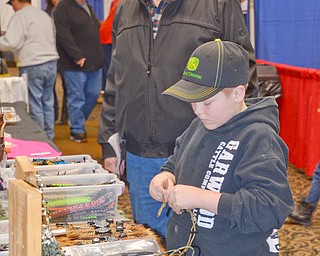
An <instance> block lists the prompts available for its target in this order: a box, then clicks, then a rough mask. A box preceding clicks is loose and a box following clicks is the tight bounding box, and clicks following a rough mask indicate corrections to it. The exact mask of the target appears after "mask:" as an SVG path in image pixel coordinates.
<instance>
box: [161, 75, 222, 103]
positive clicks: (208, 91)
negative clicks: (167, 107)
mask: <svg viewBox="0 0 320 256" xmlns="http://www.w3.org/2000/svg"><path fill="white" fill-rule="evenodd" d="M221 90H222V88H217V87H215V86H212V87H209V86H204V85H200V84H196V83H193V82H189V81H186V80H183V79H181V80H180V81H178V82H177V83H176V84H174V85H172V86H171V87H169V88H168V89H167V90H165V91H164V92H163V93H162V94H165V95H170V96H173V97H175V98H177V99H179V100H182V101H186V102H200V101H204V100H207V99H209V98H211V97H212V96H214V95H216V94H217V93H218V92H220V91H221Z"/></svg>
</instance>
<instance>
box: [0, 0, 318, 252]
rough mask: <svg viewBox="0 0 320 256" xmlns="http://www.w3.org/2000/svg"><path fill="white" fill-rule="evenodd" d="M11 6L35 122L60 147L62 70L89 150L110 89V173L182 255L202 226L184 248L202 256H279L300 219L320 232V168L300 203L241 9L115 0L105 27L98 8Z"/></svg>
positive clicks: (204, 0)
mask: <svg viewBox="0 0 320 256" xmlns="http://www.w3.org/2000/svg"><path fill="white" fill-rule="evenodd" d="M8 4H11V5H12V7H13V9H14V10H15V11H16V13H15V15H14V16H13V18H12V20H11V21H10V23H9V25H8V29H7V31H6V34H5V35H3V36H2V37H0V50H8V51H12V52H14V55H15V60H16V63H17V66H18V67H19V70H20V73H21V74H22V73H27V75H28V84H29V94H30V114H31V116H32V118H33V119H34V120H36V121H37V122H38V123H39V124H40V125H41V126H42V127H43V128H44V130H45V132H46V133H47V135H48V137H49V138H50V139H53V138H54V132H53V131H54V124H55V119H57V117H56V118H55V115H54V112H55V111H54V109H55V108H54V105H55V103H54V102H55V100H54V91H55V89H54V84H55V79H56V75H57V72H59V73H60V74H61V77H62V81H63V87H64V92H65V94H64V98H65V99H67V100H66V101H65V102H64V105H63V111H62V113H65V114H66V116H64V118H63V120H61V122H62V123H66V120H67V119H68V120H69V121H68V124H69V126H70V138H71V140H73V141H75V142H79V143H82V142H86V141H87V134H86V127H85V121H86V120H87V119H88V117H89V115H90V113H91V111H92V110H93V108H94V107H95V105H96V103H97V98H98V97H99V95H100V92H101V91H103V92H104V94H103V105H102V112H101V117H100V122H99V131H98V143H99V144H100V145H101V149H102V159H103V167H104V168H105V169H106V170H108V171H110V172H113V173H124V172H125V174H126V177H127V181H128V187H129V192H130V200H131V207H132V212H133V217H134V220H135V221H136V222H137V223H142V224H146V225H148V226H150V227H151V228H152V229H154V230H155V231H157V232H158V233H159V234H160V235H161V236H163V237H166V238H167V243H166V245H167V247H168V249H172V250H174V249H176V248H180V247H183V246H184V245H185V244H186V242H187V241H188V238H190V228H191V227H193V222H192V220H193V217H195V218H196V220H197V221H196V226H197V232H196V235H195V236H194V237H193V238H192V246H191V245H189V246H190V247H185V248H184V249H186V250H189V249H192V250H195V249H194V248H197V249H196V250H198V251H201V253H202V255H211V251H212V250H214V251H215V252H216V253H217V255H278V254H279V240H278V235H277V231H278V229H279V228H281V226H282V225H283V223H284V221H285V219H286V218H287V216H289V217H290V218H291V219H292V220H293V221H295V222H296V223H298V224H302V225H310V223H311V217H312V213H313V212H314V210H315V208H316V205H317V203H318V201H319V197H320V189H319V187H320V185H319V184H320V182H319V180H320V164H319V165H318V167H317V169H316V171H315V174H314V178H313V182H312V188H311V189H310V193H309V195H308V196H307V197H306V198H304V199H302V200H301V202H300V204H298V205H296V206H295V207H294V201H293V197H292V193H291V190H290V184H289V181H288V178H287V169H288V148H287V146H286V144H285V143H284V141H283V140H282V139H281V138H280V136H279V113H278V108H277V104H276V102H275V100H274V99H273V98H271V97H270V98H268V97H264V98H257V95H258V80H257V74H256V61H255V52H254V49H253V47H252V45H251V43H250V40H249V34H248V31H247V29H246V23H245V19H244V16H243V12H242V9H241V5H240V1H228V0H211V1H209V0H201V1H194V0H174V1H173V0H136V1H133V0H122V1H119V0H113V1H112V3H111V8H110V14H109V16H108V17H107V18H106V20H105V21H104V22H103V24H102V25H100V21H99V20H98V18H97V16H96V14H95V12H94V10H93V9H92V7H91V6H90V5H89V4H88V3H87V1H86V0H61V1H59V0H49V1H48V2H47V9H46V12H47V14H46V13H45V12H43V11H41V10H39V9H37V8H34V7H32V6H31V0H10V1H9V2H8ZM204 13H206V15H204ZM56 102H57V101H56ZM56 105H57V104H56ZM57 112H58V110H57V107H56V113H57ZM115 135H117V137H116V138H118V141H117V143H121V144H122V147H121V148H122V149H123V152H122V157H121V159H119V158H118V157H117V154H116V150H117V149H116V148H115V146H114V143H111V141H110V140H111V139H112V138H115V137H114V136H115ZM119 138H120V139H119ZM119 168H120V169H121V170H120V171H119ZM159 209H161V211H160V212H159ZM293 209H294V210H293ZM190 217H191V218H190ZM189 240H190V239H189Z"/></svg>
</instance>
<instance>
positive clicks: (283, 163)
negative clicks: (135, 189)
mask: <svg viewBox="0 0 320 256" xmlns="http://www.w3.org/2000/svg"><path fill="white" fill-rule="evenodd" d="M248 81H249V58H248V53H247V52H246V51H245V50H244V49H243V48H242V47H241V46H239V45H237V44H235V43H233V42H229V41H220V40H215V41H213V42H208V43H205V44H203V45H201V46H199V47H198V48H197V49H196V50H195V51H194V52H193V53H192V55H191V56H190V59H189V61H188V63H187V65H186V67H185V70H184V72H183V75H182V78H181V80H180V81H178V82H177V83H175V84H174V85H173V86H171V87H170V88H168V89H167V90H165V91H164V93H163V94H164V95H169V96H173V97H174V98H176V99H178V100H181V101H183V102H187V103H189V104H190V103H191V106H192V109H193V111H194V113H195V114H196V116H197V118H196V119H194V120H193V121H192V123H191V124H190V126H189V127H188V128H187V130H186V131H185V132H184V133H183V134H182V135H181V136H180V137H178V139H177V140H176V146H175V149H174V153H173V155H172V156H170V157H169V159H168V161H167V162H166V163H165V164H164V165H163V166H162V167H161V173H160V174H158V175H156V176H155V177H154V178H153V179H152V181H151V184H150V195H151V196H152V197H153V198H154V199H155V200H157V201H159V202H167V203H168V204H169V206H170V207H171V208H172V210H173V211H174V214H173V215H172V217H171V218H170V220H169V221H168V225H167V230H168V232H167V237H166V241H167V248H168V249H169V250H174V249H176V248H182V247H183V246H185V245H186V244H188V245H189V246H192V247H193V248H194V249H195V250H196V251H200V252H201V255H223V256H229V255H230V256H231V255H232V256H236V255H279V239H278V235H277V230H278V229H279V228H281V226H282V225H283V223H284V221H285V219H286V217H287V216H288V214H289V213H290V212H291V210H292V209H293V197H292V193H291V189H290V185H289V181H288V178H287V167H288V148H287V146H286V144H285V143H284V141H283V140H282V139H281V137H280V136H279V131H280V127H279V111H278V106H277V104H276V101H275V99H274V98H271V97H269V98H255V99H247V100H245V99H244V98H245V91H246V88H247V83H248ZM163 97H165V96H163ZM165 98H168V97H165ZM173 111H176V110H173ZM177 114H179V112H178V113H177ZM249 142H250V143H249ZM190 214H191V216H190ZM190 217H192V219H190ZM192 221H193V222H194V223H193V222H192ZM192 228H193V229H192ZM190 230H192V231H193V233H192V232H191V231H190ZM189 237H193V238H191V239H193V243H192V244H190V242H189V243H187V242H188V239H189ZM189 249H190V248H189ZM179 255H180V254H179ZM183 255H185V254H183ZM187 255H189V254H187ZM190 255H191V254H190ZM196 255H199V254H197V253H196Z"/></svg>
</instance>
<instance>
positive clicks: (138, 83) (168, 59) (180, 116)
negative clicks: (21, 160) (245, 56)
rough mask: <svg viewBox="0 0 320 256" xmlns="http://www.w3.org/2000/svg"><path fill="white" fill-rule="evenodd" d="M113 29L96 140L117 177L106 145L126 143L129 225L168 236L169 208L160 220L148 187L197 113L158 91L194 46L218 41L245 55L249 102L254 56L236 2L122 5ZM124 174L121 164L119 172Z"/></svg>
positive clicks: (125, 0) (142, 0) (126, 0)
mask: <svg viewBox="0 0 320 256" xmlns="http://www.w3.org/2000/svg"><path fill="white" fill-rule="evenodd" d="M204 13H205V15H204ZM112 30H113V37H112V57H111V65H110V68H109V72H108V78H107V84H106V90H105V93H104V95H103V109H102V112H101V118H100V124H99V134H98V143H99V144H100V145H101V147H102V158H103V159H104V168H105V169H107V170H109V171H110V172H114V173H115V172H117V171H118V170H117V169H118V168H117V157H116V154H115V151H114V150H113V148H112V146H111V144H110V143H109V142H108V140H109V139H110V138H114V137H112V136H113V135H115V134H117V133H118V134H119V135H120V137H121V139H123V140H125V150H126V175H127V181H128V184H129V192H130V200H131V206H132V211H133V216H134V219H135V221H136V222H137V223H143V224H147V225H148V226H150V227H151V228H153V229H154V230H156V231H158V232H159V233H160V234H161V235H163V236H165V234H166V222H167V219H168V216H169V214H167V213H169V212H168V207H167V208H165V209H164V212H165V213H166V214H162V215H161V216H160V218H157V211H158V209H159V207H160V205H161V203H159V202H157V201H155V200H154V199H153V198H151V197H150V195H149V184H150V181H151V179H152V178H153V177H154V176H155V175H156V174H158V173H159V170H160V167H161V166H162V165H163V163H164V162H165V161H166V160H167V158H168V157H169V156H170V155H171V154H172V153H173V148H174V144H175V140H176V138H177V137H178V136H179V135H181V133H182V132H183V131H184V130H185V129H186V128H187V127H188V126H189V124H190V123H191V121H192V120H193V119H194V118H195V115H194V113H193V111H192V109H191V106H190V105H189V104H186V103H185V102H182V101H179V100H176V99H174V98H169V99H168V98H165V97H162V96H161V93H162V92H163V91H164V90H165V89H166V88H168V87H169V86H170V85H172V84H174V83H175V82H176V81H178V80H179V79H180V76H181V73H182V71H183V69H184V66H185V64H186V62H187V60H188V58H189V56H190V54H191V53H192V52H193V50H194V49H196V48H197V46H199V45H201V44H203V43H205V42H208V41H212V40H214V39H215V38H222V39H223V40H229V41H234V42H236V43H238V44H240V45H242V46H243V47H244V48H245V49H246V50H247V51H248V52H249V56H250V85H249V88H248V96H251V95H257V92H258V88H257V76H256V68H255V53H254V50H253V48H252V46H251V43H250V40H249V36H248V33H247V29H246V25H245V22H244V18H243V14H242V11H241V7H240V2H239V1H228V0H199V1H194V0H168V1H160V0H155V1H152V0H133V1H132V0H122V1H121V2H120V3H119V4H118V7H117V11H116V13H115V16H114V22H113V29H112ZM123 168H124V161H123V162H122V164H121V165H120V169H121V170H120V171H119V172H120V173H121V172H122V171H123Z"/></svg>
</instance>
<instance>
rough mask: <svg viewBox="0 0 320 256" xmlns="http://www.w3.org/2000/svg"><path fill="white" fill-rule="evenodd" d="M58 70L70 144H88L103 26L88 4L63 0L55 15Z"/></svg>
mask: <svg viewBox="0 0 320 256" xmlns="http://www.w3.org/2000/svg"><path fill="white" fill-rule="evenodd" d="M53 17H54V23H55V26H56V30H57V48H58V52H59V55H60V59H59V61H58V69H59V70H60V72H61V74H62V76H63V79H64V83H65V85H66V88H67V97H68V101H67V105H68V112H69V118H70V130H71V140H73V141H75V142H79V143H80V142H86V141H87V133H86V128H85V121H86V120H87V119H88V117H89V115H90V113H91V111H92V110H93V108H94V107H95V105H96V102H97V99H98V97H99V95H100V91H101V81H102V78H101V68H102V66H103V62H104V54H103V48H102V45H101V44H100V33H99V29H100V23H99V20H98V18H97V17H96V15H95V13H94V11H93V9H92V8H91V6H90V5H88V3H87V1H86V0H61V1H60V3H59V4H58V6H57V7H56V9H55V11H54V13H53Z"/></svg>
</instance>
